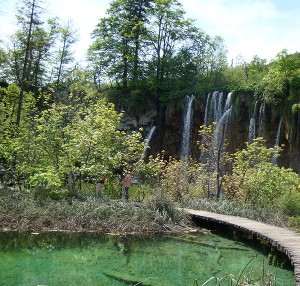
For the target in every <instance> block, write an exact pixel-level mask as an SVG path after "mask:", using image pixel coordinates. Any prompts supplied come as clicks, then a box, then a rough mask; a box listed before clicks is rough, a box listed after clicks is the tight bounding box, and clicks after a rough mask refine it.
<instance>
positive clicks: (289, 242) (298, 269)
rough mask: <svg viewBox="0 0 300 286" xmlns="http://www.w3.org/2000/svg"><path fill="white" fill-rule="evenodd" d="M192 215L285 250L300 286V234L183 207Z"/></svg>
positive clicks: (297, 283) (234, 217)
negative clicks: (248, 234)
mask: <svg viewBox="0 0 300 286" xmlns="http://www.w3.org/2000/svg"><path fill="white" fill-rule="evenodd" d="M183 210H184V211H186V212H187V213H189V214H190V215H192V216H195V217H197V218H198V219H201V220H205V221H212V222H216V223H221V224H225V225H230V226H232V227H234V228H236V229H238V230H240V231H243V232H246V233H250V234H252V235H254V236H256V237H261V238H263V239H265V240H267V241H269V242H270V244H271V245H272V246H274V247H276V248H277V249H279V250H280V251H282V252H284V253H285V254H286V255H287V256H288V257H289V259H290V261H291V264H292V265H293V267H294V273H295V278H296V285H297V286H300V234H299V233H296V232H294V231H292V230H288V229H286V228H282V227H277V226H272V225H268V224H265V223H262V222H258V221H254V220H250V219H246V218H242V217H236V216H230V215H222V214H216V213H211V212H207V211H199V210H192V209H183Z"/></svg>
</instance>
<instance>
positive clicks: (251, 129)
mask: <svg viewBox="0 0 300 286" xmlns="http://www.w3.org/2000/svg"><path fill="white" fill-rule="evenodd" d="M256 113H257V101H255V104H254V110H253V114H252V117H251V119H250V123H249V136H248V142H249V143H252V142H253V140H254V139H255V132H256V126H255V125H256Z"/></svg>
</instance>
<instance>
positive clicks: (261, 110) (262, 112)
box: [258, 101, 266, 137]
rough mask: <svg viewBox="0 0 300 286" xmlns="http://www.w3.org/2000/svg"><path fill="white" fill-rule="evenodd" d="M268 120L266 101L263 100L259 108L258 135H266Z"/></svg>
mask: <svg viewBox="0 0 300 286" xmlns="http://www.w3.org/2000/svg"><path fill="white" fill-rule="evenodd" d="M265 120H266V103H265V102H264V101H263V102H262V104H261V106H260V108H259V117H258V136H259V137H263V136H264V132H263V131H264V125H265Z"/></svg>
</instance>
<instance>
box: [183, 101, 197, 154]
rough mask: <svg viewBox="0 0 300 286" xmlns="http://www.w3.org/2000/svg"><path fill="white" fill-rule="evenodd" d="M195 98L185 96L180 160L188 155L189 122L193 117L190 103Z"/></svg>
mask: <svg viewBox="0 0 300 286" xmlns="http://www.w3.org/2000/svg"><path fill="white" fill-rule="evenodd" d="M194 98H195V96H194V95H191V96H187V97H186V101H187V107H186V112H185V115H184V120H183V133H182V142H181V158H188V157H189V153H190V136H191V134H190V133H191V122H192V116H193V110H192V103H193V100H194Z"/></svg>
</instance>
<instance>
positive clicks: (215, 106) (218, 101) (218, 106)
mask: <svg viewBox="0 0 300 286" xmlns="http://www.w3.org/2000/svg"><path fill="white" fill-rule="evenodd" d="M231 106H232V93H231V92H230V93H228V95H227V98H226V101H225V104H224V95H223V93H222V92H220V93H219V92H218V91H215V92H214V93H213V95H212V96H211V95H210V94H209V95H208V97H207V101H206V107H205V115H204V124H205V125H209V124H211V123H212V122H215V123H216V125H215V127H214V131H213V138H212V142H211V143H212V148H222V147H223V143H224V137H225V136H226V131H227V128H228V121H229V118H230V114H231V109H232V108H231ZM204 140H205V139H204V138H202V139H201V143H202V144H204V143H205V142H204ZM211 152H213V151H212V150H211ZM204 153H205V152H201V155H200V161H201V162H204V161H205V158H206V156H207V155H208V154H204Z"/></svg>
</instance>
